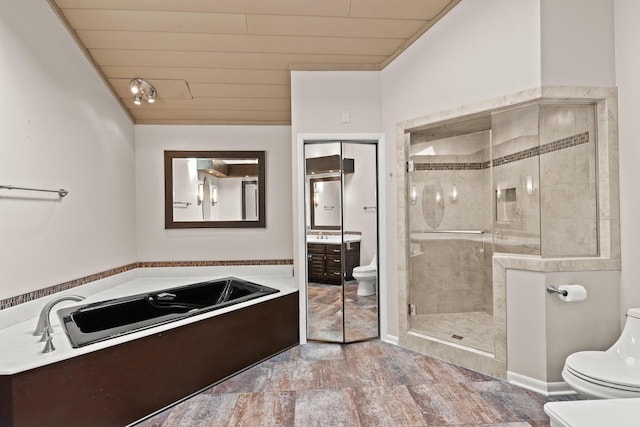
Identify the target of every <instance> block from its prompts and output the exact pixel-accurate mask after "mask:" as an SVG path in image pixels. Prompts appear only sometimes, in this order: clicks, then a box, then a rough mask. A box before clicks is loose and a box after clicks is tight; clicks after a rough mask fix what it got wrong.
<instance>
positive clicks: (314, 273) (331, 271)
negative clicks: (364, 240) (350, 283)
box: [307, 242, 360, 285]
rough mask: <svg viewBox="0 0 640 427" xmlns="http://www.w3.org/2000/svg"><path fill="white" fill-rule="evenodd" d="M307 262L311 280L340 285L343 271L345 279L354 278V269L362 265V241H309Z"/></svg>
mask: <svg viewBox="0 0 640 427" xmlns="http://www.w3.org/2000/svg"><path fill="white" fill-rule="evenodd" d="M343 253H344V263H345V264H344V270H343V265H342V255H343ZM307 263H308V268H307V271H308V274H309V281H310V282H317V283H329V284H332V285H340V284H341V283H342V275H343V272H344V275H345V280H353V269H354V268H355V267H357V266H358V265H360V242H350V243H343V244H341V245H340V244H337V245H336V244H325V243H309V244H307Z"/></svg>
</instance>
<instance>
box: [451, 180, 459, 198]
mask: <svg viewBox="0 0 640 427" xmlns="http://www.w3.org/2000/svg"><path fill="white" fill-rule="evenodd" d="M451 200H453V201H454V202H455V201H457V200H458V187H456V185H455V184H453V187H452V188H451Z"/></svg>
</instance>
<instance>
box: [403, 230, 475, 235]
mask: <svg viewBox="0 0 640 427" xmlns="http://www.w3.org/2000/svg"><path fill="white" fill-rule="evenodd" d="M415 233H434V234H436V233H450V234H484V233H486V231H484V230H425V231H416V232H415Z"/></svg>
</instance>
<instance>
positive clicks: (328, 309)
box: [303, 141, 380, 343]
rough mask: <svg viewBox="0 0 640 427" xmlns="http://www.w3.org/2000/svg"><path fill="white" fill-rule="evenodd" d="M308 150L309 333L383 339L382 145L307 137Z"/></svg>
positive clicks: (328, 338)
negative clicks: (379, 147)
mask: <svg viewBox="0 0 640 427" xmlns="http://www.w3.org/2000/svg"><path fill="white" fill-rule="evenodd" d="M303 151H304V159H305V164H304V181H305V185H304V188H305V190H304V193H305V197H304V206H305V239H304V242H305V253H306V261H307V262H306V280H305V290H306V292H305V294H306V307H307V310H306V311H307V316H306V324H307V338H308V339H309V340H315V341H325V342H340V343H347V342H355V341H362V340H366V339H371V338H377V337H379V336H380V332H379V331H380V327H379V291H378V287H379V277H378V272H379V268H378V256H377V254H378V249H379V245H378V240H379V239H378V228H379V227H378V224H379V218H378V199H377V197H378V196H377V195H378V186H377V176H378V166H377V165H378V153H377V144H376V142H371V141H305V143H304V147H303Z"/></svg>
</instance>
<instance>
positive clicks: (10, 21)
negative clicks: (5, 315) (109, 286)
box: [0, 1, 136, 299]
mask: <svg viewBox="0 0 640 427" xmlns="http://www.w3.org/2000/svg"><path fill="white" fill-rule="evenodd" d="M0 94H1V101H0V129H1V135H2V136H1V137H0V152H1V154H0V184H10V185H14V186H24V187H36V188H46V189H49V188H51V189H58V188H65V189H66V190H68V191H69V195H68V196H67V197H66V198H64V199H63V200H61V201H57V200H55V199H56V198H57V196H54V197H53V200H51V197H50V196H48V195H47V193H26V192H18V191H15V190H14V191H11V192H9V191H7V190H0V242H1V243H0V271H2V286H1V287H0V299H2V298H7V297H11V296H15V295H19V294H22V293H26V292H29V291H32V290H36V289H41V288H44V287H47V286H51V285H55V284H58V283H62V282H65V281H68V280H72V279H75V278H78V277H82V276H86V275H89V274H93V273H97V272H100V271H104V270H107V269H110V268H114V267H119V266H122V265H125V264H128V263H131V262H134V261H136V258H135V221H134V211H135V187H134V180H135V177H134V146H133V137H134V135H133V124H132V123H131V122H130V121H129V119H128V118H127V116H126V115H125V114H124V113H123V111H122V109H121V107H120V106H119V104H118V103H117V102H116V101H115V100H114V98H113V96H112V95H111V93H110V92H109V91H108V90H107V88H106V87H105V84H104V83H103V82H102V80H100V78H99V77H98V75H97V74H96V72H95V71H94V70H93V68H92V67H91V65H90V64H89V63H88V61H87V60H86V59H85V57H84V56H83V54H82V52H81V51H80V49H79V48H78V46H77V45H76V44H75V42H74V41H73V40H72V38H71V37H70V36H69V34H68V33H67V31H66V29H65V28H64V27H63V25H62V24H61V22H60V21H59V19H58V17H57V16H56V15H55V13H54V12H53V11H52V9H51V7H50V6H49V5H48V4H47V2H44V1H2V2H0Z"/></svg>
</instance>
